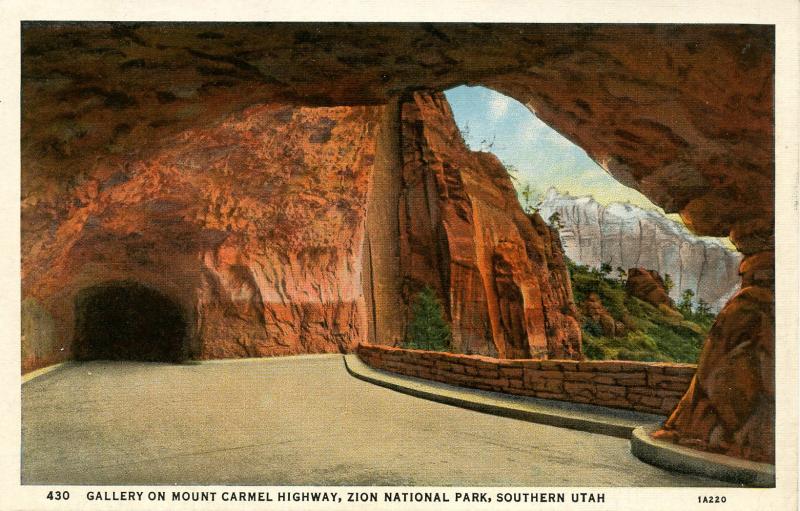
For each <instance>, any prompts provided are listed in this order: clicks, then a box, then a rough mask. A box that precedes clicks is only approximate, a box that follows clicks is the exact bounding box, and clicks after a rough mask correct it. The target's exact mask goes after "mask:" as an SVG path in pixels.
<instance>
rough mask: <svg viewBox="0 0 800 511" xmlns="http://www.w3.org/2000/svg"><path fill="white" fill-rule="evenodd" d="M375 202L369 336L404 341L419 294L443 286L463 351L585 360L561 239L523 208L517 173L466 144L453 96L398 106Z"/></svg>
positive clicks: (381, 157) (387, 129) (381, 156)
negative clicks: (453, 108) (516, 186)
mask: <svg viewBox="0 0 800 511" xmlns="http://www.w3.org/2000/svg"><path fill="white" fill-rule="evenodd" d="M381 133H382V134H381V135H379V137H378V140H379V142H378V147H377V150H376V158H375V169H374V173H373V176H372V184H371V188H370V192H369V201H368V206H367V220H366V223H367V238H366V240H365V249H364V264H363V273H364V275H365V279H364V295H365V297H366V302H367V306H368V308H369V309H370V310H369V313H368V317H369V322H370V327H369V339H370V340H371V341H372V342H375V343H378V344H395V345H396V344H398V343H399V342H400V341H401V340H402V331H403V325H404V323H405V322H406V321H407V320H408V310H409V306H410V304H411V303H412V301H413V299H414V296H415V295H416V293H417V292H418V291H419V290H421V289H422V288H423V287H425V286H429V287H431V288H432V289H434V290H435V291H436V293H437V294H438V295H439V296H440V298H441V299H442V302H443V304H444V306H445V313H446V315H447V319H448V320H449V322H450V324H451V326H452V332H453V343H452V350H453V351H455V352H462V353H476V354H482V355H489V356H497V357H501V358H530V357H551V358H577V357H580V327H579V325H578V322H577V320H576V316H577V313H576V311H575V307H574V304H573V300H572V291H571V289H570V283H569V276H568V274H567V273H566V266H565V264H564V260H563V254H562V251H561V246H560V242H559V240H558V236H556V235H554V233H552V232H551V230H550V229H549V228H548V227H547V226H546V224H544V222H543V221H541V219H540V218H538V216H535V215H534V216H532V217H528V216H527V215H526V214H525V213H524V212H523V211H522V208H521V206H520V205H519V201H518V200H517V197H516V193H515V191H514V187H513V186H512V184H511V180H510V178H509V175H508V172H507V171H506V169H505V168H504V167H503V165H502V164H501V163H500V161H499V160H498V159H497V158H496V157H495V156H494V155H492V154H490V153H479V152H472V151H470V150H469V148H468V147H467V146H466V145H465V144H464V142H463V140H462V139H461V135H460V133H459V131H458V127H457V126H456V123H455V120H454V119H453V116H452V112H451V111H450V107H449V105H448V104H447V100H446V99H445V97H444V95H443V94H441V93H428V92H418V93H415V94H413V95H411V96H408V97H405V98H403V99H402V100H401V101H400V103H399V104H398V105H394V106H390V107H389V108H387V111H386V117H385V118H384V121H383V125H382V131H381Z"/></svg>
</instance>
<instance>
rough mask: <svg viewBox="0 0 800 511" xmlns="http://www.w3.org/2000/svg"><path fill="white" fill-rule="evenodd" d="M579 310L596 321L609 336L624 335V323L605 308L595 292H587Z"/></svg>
mask: <svg viewBox="0 0 800 511" xmlns="http://www.w3.org/2000/svg"><path fill="white" fill-rule="evenodd" d="M581 306H582V310H581V312H582V313H583V314H584V315H585V316H586V317H588V318H590V319H591V320H592V321H594V322H596V323H597V324H598V325H600V327H601V328H602V329H603V334H604V335H606V336H609V337H617V336H623V335H625V328H626V327H625V324H624V323H622V322H620V321H616V320H615V319H614V317H613V316H612V315H611V313H610V312H608V309H606V308H605V306H604V305H603V302H602V301H601V300H600V296H598V295H597V293H589V296H587V297H586V300H584V302H583V304H581Z"/></svg>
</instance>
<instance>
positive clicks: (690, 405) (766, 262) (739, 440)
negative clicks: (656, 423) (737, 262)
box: [653, 250, 775, 463]
mask: <svg viewBox="0 0 800 511" xmlns="http://www.w3.org/2000/svg"><path fill="white" fill-rule="evenodd" d="M739 271H740V274H741V275H742V289H741V291H739V292H738V293H737V294H736V295H734V297H733V298H731V300H730V301H729V302H728V304H727V305H725V307H724V308H723V309H722V311H721V312H720V314H719V316H718V317H717V321H716V322H715V323H714V326H713V327H712V329H711V332H709V335H708V339H707V340H706V344H705V347H704V348H703V353H702V355H701V356H700V363H699V366H698V369H697V374H696V375H695V377H694V380H693V381H692V384H691V386H690V387H689V390H688V391H687V392H686V395H685V396H684V397H683V398H682V399H681V401H680V403H678V406H677V408H676V409H675V411H674V412H672V415H671V416H670V417H669V419H668V420H667V422H666V423H665V424H664V426H663V427H662V429H661V430H659V431H657V432H655V433H654V435H653V436H654V437H655V438H663V439H669V440H672V441H675V442H677V443H679V444H683V445H688V446H691V447H695V448H698V449H702V450H708V451H712V452H719V453H723V454H727V455H730V456H737V457H741V458H746V459H749V460H754V461H764V462H771V463H774V460H775V323H774V318H775V292H774V282H775V281H774V278H775V253H774V251H772V250H768V251H763V252H757V253H754V254H750V255H747V256H746V257H745V259H744V260H743V261H742V264H741V266H740V270H739Z"/></svg>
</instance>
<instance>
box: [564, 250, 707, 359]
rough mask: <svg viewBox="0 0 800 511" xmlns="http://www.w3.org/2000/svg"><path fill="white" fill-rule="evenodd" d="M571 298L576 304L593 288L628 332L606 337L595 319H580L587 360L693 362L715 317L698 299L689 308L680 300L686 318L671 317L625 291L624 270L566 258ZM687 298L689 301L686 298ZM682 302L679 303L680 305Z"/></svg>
mask: <svg viewBox="0 0 800 511" xmlns="http://www.w3.org/2000/svg"><path fill="white" fill-rule="evenodd" d="M566 262H567V268H568V269H569V273H570V277H571V280H572V292H573V296H574V298H575V303H576V304H577V305H578V307H579V308H580V305H581V303H582V302H583V301H585V300H586V299H587V298H588V297H589V294H590V293H597V295H598V296H599V297H600V301H601V302H602V303H603V306H604V307H605V308H606V309H607V310H608V312H609V313H610V314H611V316H612V317H613V318H614V319H615V320H617V321H622V322H623V323H624V324H625V325H626V326H627V327H628V329H629V330H628V332H627V333H626V334H625V335H624V336H621V337H606V336H604V335H603V331H602V328H600V325H598V324H597V323H596V322H595V321H592V320H591V319H589V318H584V320H583V324H582V325H581V330H582V332H583V354H584V356H585V357H586V358H588V359H590V360H639V361H653V362H655V361H660V362H691V363H695V362H697V360H698V358H699V356H700V351H701V350H702V347H703V341H704V339H705V337H706V335H707V334H708V330H709V329H710V327H711V325H712V324H713V322H714V314H712V313H711V312H710V309H709V307H708V306H707V305H706V304H705V303H703V304H702V306H700V307H695V308H694V309H693V308H692V307H691V306H689V307H688V310H685V309H687V307H686V303H683V305H684V307H683V308H684V310H681V312H683V316H684V318H685V321H676V318H675V317H674V316H673V315H670V314H668V313H667V312H668V311H662V310H659V309H658V308H656V307H653V306H652V305H651V304H649V303H647V302H645V301H642V300H640V299H638V298H636V297H634V296H631V295H629V294H628V293H627V291H626V289H625V284H624V278H625V277H624V270H623V271H622V272H620V271H619V269H618V271H617V274H618V275H619V276H618V278H614V277H612V276H611V275H610V273H609V271H608V269H609V268H608V265H606V267H604V268H602V269H600V270H598V269H595V268H590V267H588V266H586V265H581V264H576V263H574V262H573V261H570V260H569V259H567V261H566ZM689 303H691V302H689ZM680 306H681V304H679V307H680Z"/></svg>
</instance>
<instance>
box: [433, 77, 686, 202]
mask: <svg viewBox="0 0 800 511" xmlns="http://www.w3.org/2000/svg"><path fill="white" fill-rule="evenodd" d="M445 95H446V96H447V100H448V101H449V103H450V106H451V107H452V109H453V114H454V116H455V119H456V123H457V124H458V126H459V128H461V129H462V131H463V130H464V128H465V127H467V128H468V134H467V136H466V141H467V144H469V146H470V148H471V149H472V150H474V151H479V150H483V151H487V150H488V151H491V152H493V153H494V154H496V155H497V156H498V158H500V160H501V161H502V162H503V163H506V164H511V165H513V167H514V168H516V169H517V173H516V177H517V183H516V185H517V186H518V189H519V187H520V186H522V185H524V184H525V183H530V184H531V185H532V186H533V187H535V188H536V189H538V190H540V191H541V192H545V191H546V190H547V189H548V188H549V187H550V186H554V187H555V188H556V189H558V190H559V191H561V192H569V193H570V194H571V195H574V196H579V195H592V196H594V198H595V200H597V201H598V202H600V203H601V204H608V203H609V202H630V203H632V204H635V205H637V206H640V207H642V208H645V209H655V210H658V211H661V209H660V208H658V207H657V206H655V205H654V204H653V203H652V202H650V201H649V200H648V199H647V198H646V197H645V196H644V195H642V194H640V193H639V192H637V191H636V190H634V189H632V188H628V187H626V186H624V185H622V184H620V183H619V182H617V181H616V180H615V179H614V178H613V177H611V175H609V174H608V173H607V172H606V171H605V170H603V169H602V168H601V167H600V166H599V165H597V164H596V163H595V162H594V161H593V160H592V159H591V158H589V156H587V155H586V153H585V152H584V151H583V149H581V148H579V147H578V146H576V145H575V144H573V143H572V142H570V141H569V140H567V139H566V138H564V137H562V136H561V135H560V134H559V133H558V132H556V131H555V130H553V129H552V128H550V127H549V126H547V125H546V124H545V123H543V122H542V121H540V120H539V119H538V118H537V117H536V116H535V115H534V114H533V113H532V112H531V111H530V110H528V109H527V108H526V107H525V106H524V105H523V104H522V103H520V102H518V101H516V100H514V99H511V98H509V97H508V96H504V95H502V94H500V93H498V92H495V91H493V90H491V89H487V88H485V87H466V86H460V87H456V88H454V89H450V90H449V91H446V92H445ZM492 141H494V143H493V145H492V147H491V148H489V147H488V144H489V143H491V142H492ZM672 216H673V215H670V217H672Z"/></svg>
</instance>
